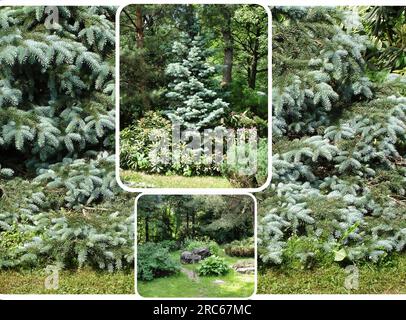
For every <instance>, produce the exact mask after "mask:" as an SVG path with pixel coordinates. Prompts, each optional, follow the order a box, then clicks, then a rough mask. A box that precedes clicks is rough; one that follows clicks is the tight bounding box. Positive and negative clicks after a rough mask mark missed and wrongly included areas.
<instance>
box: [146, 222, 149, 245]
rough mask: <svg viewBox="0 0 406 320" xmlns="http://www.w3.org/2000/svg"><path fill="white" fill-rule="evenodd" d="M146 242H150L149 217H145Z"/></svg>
mask: <svg viewBox="0 0 406 320" xmlns="http://www.w3.org/2000/svg"><path fill="white" fill-rule="evenodd" d="M145 242H149V218H148V217H145Z"/></svg>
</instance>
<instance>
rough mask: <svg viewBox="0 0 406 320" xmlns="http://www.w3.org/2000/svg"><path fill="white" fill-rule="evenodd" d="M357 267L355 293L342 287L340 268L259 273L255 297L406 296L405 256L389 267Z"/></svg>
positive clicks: (392, 261) (393, 261)
mask: <svg viewBox="0 0 406 320" xmlns="http://www.w3.org/2000/svg"><path fill="white" fill-rule="evenodd" d="M358 268H359V288H358V290H347V289H346V288H345V287H344V281H345V277H346V276H347V274H346V272H345V269H344V268H343V267H340V266H339V265H331V266H329V267H323V268H315V269H312V270H282V269H280V268H272V269H262V270H261V269H260V270H259V271H258V292H257V293H258V294H328V293H329V294H351V293H352V294H405V293H406V255H403V256H401V257H395V258H393V259H392V260H391V263H390V264H387V265H385V266H380V267H378V266H376V265H373V264H364V265H361V266H359V267H358Z"/></svg>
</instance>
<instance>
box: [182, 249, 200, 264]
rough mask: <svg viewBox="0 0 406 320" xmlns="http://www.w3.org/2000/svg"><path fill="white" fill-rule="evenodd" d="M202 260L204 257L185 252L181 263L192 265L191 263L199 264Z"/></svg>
mask: <svg viewBox="0 0 406 320" xmlns="http://www.w3.org/2000/svg"><path fill="white" fill-rule="evenodd" d="M200 260H202V257H201V256H199V255H197V254H194V253H192V252H190V251H184V252H182V254H181V255H180V261H181V262H182V263H186V264H190V263H197V262H199V261H200Z"/></svg>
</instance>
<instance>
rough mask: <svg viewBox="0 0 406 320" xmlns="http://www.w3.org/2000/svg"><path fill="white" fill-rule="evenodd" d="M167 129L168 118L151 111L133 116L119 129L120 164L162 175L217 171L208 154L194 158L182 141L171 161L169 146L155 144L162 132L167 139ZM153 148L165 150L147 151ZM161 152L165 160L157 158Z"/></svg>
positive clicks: (169, 136)
mask: <svg viewBox="0 0 406 320" xmlns="http://www.w3.org/2000/svg"><path fill="white" fill-rule="evenodd" d="M171 129H172V125H171V122H170V121H169V120H168V119H167V118H165V117H163V116H162V115H160V114H159V113H157V112H152V111H150V112H147V113H146V114H145V117H144V118H141V119H139V120H137V121H136V122H135V123H134V124H133V125H131V126H129V127H127V128H125V129H123V130H122V131H121V133H120V167H121V168H122V169H129V170H135V171H143V172H148V173H165V174H166V175H172V174H179V175H183V176H192V175H195V176H198V175H218V174H219V172H220V168H219V166H218V165H217V164H215V163H214V161H212V160H213V159H212V158H210V157H208V156H206V155H202V156H201V157H200V159H197V160H196V159H194V157H195V156H194V154H193V152H192V151H193V150H190V152H188V150H187V149H186V148H187V144H186V143H181V144H180V145H179V152H180V159H179V161H178V162H173V161H172V158H173V157H172V150H171V149H169V150H163V149H162V148H160V146H159V144H160V138H159V137H161V136H162V135H166V138H167V139H168V143H169V142H170V141H171V136H172V133H171ZM155 137H156V139H155ZM153 149H156V150H160V151H162V152H165V154H161V153H158V154H153V153H151V151H152V150H153ZM160 151H159V152H160ZM161 156H165V158H166V159H169V161H166V162H165V163H164V162H163V161H161V160H162V159H161ZM211 157H214V155H212V156H211Z"/></svg>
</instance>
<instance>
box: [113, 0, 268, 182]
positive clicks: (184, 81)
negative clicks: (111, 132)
mask: <svg viewBox="0 0 406 320" xmlns="http://www.w3.org/2000/svg"><path fill="white" fill-rule="evenodd" d="M267 22H268V16H267V13H266V11H265V10H264V8H262V7H260V6H257V5H165V6H162V5H130V6H127V7H126V8H124V9H123V11H122V12H121V16H120V69H121V72H120V93H121V96H120V168H121V169H122V170H123V171H122V174H121V175H120V177H121V179H122V181H123V182H124V183H126V184H127V185H129V186H131V187H138V188H145V187H146V188H148V187H164V188H165V187H169V186H170V185H168V182H167V181H168V179H170V178H174V179H176V180H177V181H178V182H179V184H176V185H172V186H171V187H183V188H190V187H209V188H230V187H258V186H262V185H263V184H264V183H265V182H266V180H267V176H268V173H267V169H268V145H267V138H268V133H267V132H268V128H267V120H268V92H267V91H268V83H267V81H268V77H267V73H268V61H267V55H268V43H267V39H268V35H267V30H268V25H267ZM228 129H230V130H231V129H233V130H234V131H236V132H237V130H238V129H239V131H238V133H237V134H241V135H242V136H241V137H237V136H235V137H234V138H232V137H230V138H228V137H214V135H215V134H218V135H220V133H221V134H225V133H226V132H227V130H228ZM254 129H255V130H256V133H255V136H254ZM176 130H178V131H179V137H180V139H177V138H176V137H177V134H174V132H178V131H176ZM192 130H194V131H193V132H192ZM204 130H206V133H205V135H204V136H202V135H203V131H204ZM197 136H199V138H197ZM205 137H207V139H209V140H210V139H211V141H210V142H214V141H216V142H218V143H220V142H221V143H223V144H224V146H223V148H222V149H223V150H214V147H213V146H209V145H208V143H206V142H205V140H204V139H205ZM250 137H252V141H255V144H258V146H255V145H254V144H253V143H251V144H248V143H240V142H239V141H240V138H241V139H242V140H241V141H245V142H248V140H249V139H250ZM177 140H180V141H177ZM227 141H234V142H235V143H234V144H233V143H230V144H229V145H228V144H227V143H226V142H227ZM237 142H238V143H237ZM166 144H169V145H170V146H169V147H166ZM164 146H165V147H164ZM256 149H257V150H256ZM209 150H210V151H209ZM255 154H257V155H256V159H255V160H254V159H253V160H252V161H255V162H256V163H257V165H256V167H257V168H255V169H254V170H253V172H247V173H245V172H244V171H243V170H244V169H245V170H247V169H246V167H247V166H249V165H247V163H246V162H244V161H243V160H242V158H244V157H245V158H248V155H250V157H252V158H253V157H254V155H255ZM233 157H234V158H236V159H237V160H240V161H237V164H234V163H233V162H232V161H231V160H232V159H233ZM240 158H241V159H240ZM245 158H244V159H245ZM249 164H251V162H250V163H249Z"/></svg>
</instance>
